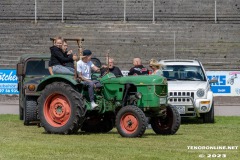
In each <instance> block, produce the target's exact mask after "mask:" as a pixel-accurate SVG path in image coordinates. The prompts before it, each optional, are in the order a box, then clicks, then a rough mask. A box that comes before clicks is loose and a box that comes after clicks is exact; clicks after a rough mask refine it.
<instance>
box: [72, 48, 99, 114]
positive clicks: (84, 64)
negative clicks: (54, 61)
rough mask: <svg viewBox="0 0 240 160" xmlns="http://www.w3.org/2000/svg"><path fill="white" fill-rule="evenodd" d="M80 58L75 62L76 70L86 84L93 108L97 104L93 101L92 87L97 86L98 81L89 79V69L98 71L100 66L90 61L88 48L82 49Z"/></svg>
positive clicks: (90, 53)
mask: <svg viewBox="0 0 240 160" xmlns="http://www.w3.org/2000/svg"><path fill="white" fill-rule="evenodd" d="M81 58H82V59H81V60H79V61H78V62H77V72H78V75H79V77H80V79H81V80H82V81H83V83H84V84H85V85H87V86H88V94H89V99H90V102H91V107H92V109H94V108H96V107H97V106H98V105H97V104H96V103H95V102H94V88H95V87H98V86H99V84H100V83H99V81H96V80H91V69H93V70H94V71H97V72H99V71H100V68H98V67H97V66H95V65H94V64H93V63H92V61H91V58H92V52H91V51H90V50H84V51H83V55H82V56H81Z"/></svg>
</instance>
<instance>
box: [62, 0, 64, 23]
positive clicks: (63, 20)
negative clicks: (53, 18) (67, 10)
mask: <svg viewBox="0 0 240 160" xmlns="http://www.w3.org/2000/svg"><path fill="white" fill-rule="evenodd" d="M63 15H64V0H62V23H64V20H63Z"/></svg>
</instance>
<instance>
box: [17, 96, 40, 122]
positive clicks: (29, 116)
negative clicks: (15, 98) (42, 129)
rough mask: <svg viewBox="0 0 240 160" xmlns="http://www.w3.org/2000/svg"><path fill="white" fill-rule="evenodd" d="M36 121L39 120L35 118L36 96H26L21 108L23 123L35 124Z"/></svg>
mask: <svg viewBox="0 0 240 160" xmlns="http://www.w3.org/2000/svg"><path fill="white" fill-rule="evenodd" d="M20 112H21V111H20ZM36 121H39V119H38V118H37V97H34V96H26V100H25V107H24V109H23V123H24V125H31V124H36Z"/></svg>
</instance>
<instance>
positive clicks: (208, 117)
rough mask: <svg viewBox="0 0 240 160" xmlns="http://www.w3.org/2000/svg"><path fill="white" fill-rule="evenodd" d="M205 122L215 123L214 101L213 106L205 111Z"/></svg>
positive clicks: (203, 115)
mask: <svg viewBox="0 0 240 160" xmlns="http://www.w3.org/2000/svg"><path fill="white" fill-rule="evenodd" d="M202 117H203V123H214V103H212V107H211V109H210V111H209V112H207V113H203V114H202Z"/></svg>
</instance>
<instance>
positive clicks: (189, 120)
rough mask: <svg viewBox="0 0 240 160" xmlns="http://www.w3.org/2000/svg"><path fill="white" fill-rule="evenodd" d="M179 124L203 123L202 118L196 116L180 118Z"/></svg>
mask: <svg viewBox="0 0 240 160" xmlns="http://www.w3.org/2000/svg"><path fill="white" fill-rule="evenodd" d="M181 124H184V125H188V124H199V125H201V124H204V123H203V119H198V118H183V117H182V118H181Z"/></svg>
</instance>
